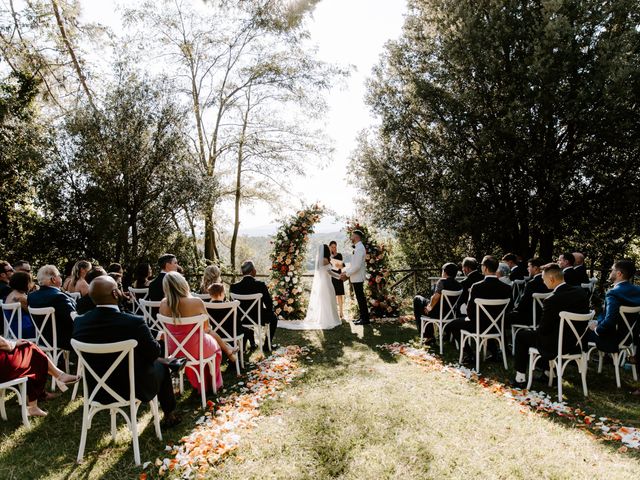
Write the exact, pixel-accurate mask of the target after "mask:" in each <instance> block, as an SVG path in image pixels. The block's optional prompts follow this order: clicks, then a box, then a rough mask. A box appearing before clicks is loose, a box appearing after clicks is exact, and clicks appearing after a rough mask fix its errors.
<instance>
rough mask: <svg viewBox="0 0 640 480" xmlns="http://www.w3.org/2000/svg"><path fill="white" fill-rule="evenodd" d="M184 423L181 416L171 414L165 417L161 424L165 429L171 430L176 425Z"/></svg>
mask: <svg viewBox="0 0 640 480" xmlns="http://www.w3.org/2000/svg"><path fill="white" fill-rule="evenodd" d="M181 421H182V417H181V416H180V415H176V414H175V413H173V412H172V413H170V414H168V415H167V414H166V413H165V415H164V418H163V419H162V421H161V422H160V426H161V427H162V428H163V429H164V430H167V429H169V428H172V427H175V426H176V425H178V424H179V423H180V422H181Z"/></svg>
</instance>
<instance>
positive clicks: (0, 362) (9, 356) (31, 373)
mask: <svg viewBox="0 0 640 480" xmlns="http://www.w3.org/2000/svg"><path fill="white" fill-rule="evenodd" d="M49 375H51V376H52V377H53V379H54V380H53V381H54V382H56V384H57V385H58V388H60V390H62V391H66V390H67V385H69V384H72V383H75V382H77V381H78V377H76V376H75V375H69V374H68V373H65V372H63V371H62V370H60V369H58V367H56V366H55V365H54V364H53V362H52V361H51V360H50V359H49V357H48V356H47V354H46V353H44V352H43V351H42V350H40V348H39V347H38V346H37V345H35V344H34V343H31V342H29V341H27V340H17V341H15V342H12V341H9V340H6V339H5V338H3V337H0V382H8V381H10V380H15V379H16V378H24V377H26V378H27V397H28V398H27V399H28V404H27V414H28V415H29V416H30V417H44V416H46V415H47V412H45V411H43V410H41V409H40V407H38V400H46V399H49V398H53V396H54V395H53V394H48V393H47V392H46V390H45V386H46V383H47V377H48V376H49Z"/></svg>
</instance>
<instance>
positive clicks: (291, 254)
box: [270, 204, 324, 320]
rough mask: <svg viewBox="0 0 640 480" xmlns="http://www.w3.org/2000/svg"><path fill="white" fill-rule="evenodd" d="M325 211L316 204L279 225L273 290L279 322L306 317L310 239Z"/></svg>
mask: <svg viewBox="0 0 640 480" xmlns="http://www.w3.org/2000/svg"><path fill="white" fill-rule="evenodd" d="M323 214H324V209H323V208H322V207H321V206H320V205H318V204H316V205H312V206H310V207H308V208H305V209H303V210H300V211H298V212H297V213H296V214H295V215H293V216H291V217H289V218H288V219H286V220H285V222H284V223H283V224H282V225H281V226H280V228H279V229H278V232H277V233H276V236H275V238H274V240H273V241H272V242H271V243H273V251H272V252H271V284H270V286H271V291H272V293H273V303H274V309H275V313H276V315H277V316H278V319H279V320H300V319H302V318H304V315H305V313H306V307H307V299H306V298H305V295H304V288H303V286H302V283H301V278H302V275H303V274H304V273H305V272H304V261H305V258H306V254H307V245H308V241H309V237H310V236H311V235H312V234H313V231H314V228H315V225H316V223H318V221H319V220H320V218H322V215H323Z"/></svg>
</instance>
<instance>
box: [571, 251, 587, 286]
mask: <svg viewBox="0 0 640 480" xmlns="http://www.w3.org/2000/svg"><path fill="white" fill-rule="evenodd" d="M573 258H574V259H575V265H574V266H573V271H574V272H575V274H576V276H577V277H578V280H579V281H580V283H581V284H582V283H589V275H588V274H587V268H586V267H585V266H584V254H582V253H580V252H573Z"/></svg>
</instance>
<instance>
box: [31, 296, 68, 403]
mask: <svg viewBox="0 0 640 480" xmlns="http://www.w3.org/2000/svg"><path fill="white" fill-rule="evenodd" d="M28 308H29V315H31V321H32V322H33V327H34V329H35V331H36V338H35V342H34V343H35V344H36V345H38V347H40V349H41V350H42V351H43V352H44V353H46V354H47V356H48V357H49V358H50V359H51V361H52V362H53V364H54V365H58V360H59V359H60V357H61V356H62V357H63V358H64V365H65V371H66V372H68V371H69V351H68V350H63V349H61V348H59V347H58V332H57V328H56V310H55V308H53V307H43V308H33V307H28ZM38 318H42V320H40V321H38V320H37V319H38ZM47 327H49V328H50V329H51V339H48V338H47V337H46V336H45V335H44V332H45V331H47V330H48V328H47ZM55 389H56V382H51V390H52V391H54V390H55Z"/></svg>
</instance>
